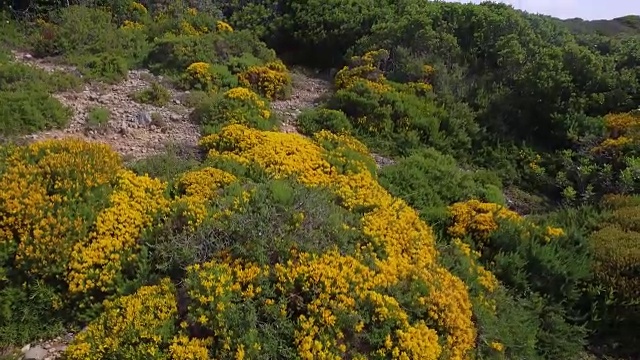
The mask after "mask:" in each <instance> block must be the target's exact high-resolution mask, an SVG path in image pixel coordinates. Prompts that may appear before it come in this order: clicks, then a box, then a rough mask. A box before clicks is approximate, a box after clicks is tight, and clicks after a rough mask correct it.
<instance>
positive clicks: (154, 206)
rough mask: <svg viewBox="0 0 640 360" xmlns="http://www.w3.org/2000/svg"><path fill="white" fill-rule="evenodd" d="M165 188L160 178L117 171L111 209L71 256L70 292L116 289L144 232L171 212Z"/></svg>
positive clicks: (131, 262)
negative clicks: (116, 181) (154, 221)
mask: <svg viewBox="0 0 640 360" xmlns="http://www.w3.org/2000/svg"><path fill="white" fill-rule="evenodd" d="M165 188H166V184H164V183H163V182H161V181H159V180H157V179H151V178H149V177H147V176H138V175H136V174H134V173H133V172H131V171H128V170H121V171H120V172H118V183H117V185H116V188H115V190H114V192H113V193H112V194H111V195H110V196H109V202H110V204H111V206H110V207H108V208H107V209H105V210H104V211H102V212H101V213H100V214H99V215H98V218H97V219H96V223H95V228H94V230H93V231H92V233H91V234H90V235H89V236H88V237H86V238H85V239H83V240H82V241H80V242H78V243H76V244H75V246H74V248H73V251H72V253H71V258H70V262H69V266H68V269H69V273H68V275H67V278H68V283H69V291H70V292H71V293H85V292H88V291H92V290H100V291H101V292H107V293H108V292H111V291H113V290H114V289H113V287H114V284H115V282H116V281H117V280H118V277H119V276H120V273H121V271H122V270H123V268H124V267H125V266H126V265H128V264H134V262H135V260H136V255H137V250H138V247H139V244H138V237H139V236H140V234H141V232H142V230H143V229H144V228H146V227H148V226H150V225H151V224H152V222H153V220H154V217H155V216H156V214H158V213H160V212H166V211H168V208H169V200H168V199H166V198H165V196H164V191H165Z"/></svg>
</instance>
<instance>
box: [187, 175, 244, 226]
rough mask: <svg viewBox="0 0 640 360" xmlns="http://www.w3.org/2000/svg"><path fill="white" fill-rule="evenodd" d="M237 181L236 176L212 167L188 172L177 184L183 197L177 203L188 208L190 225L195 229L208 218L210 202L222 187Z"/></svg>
mask: <svg viewBox="0 0 640 360" xmlns="http://www.w3.org/2000/svg"><path fill="white" fill-rule="evenodd" d="M235 181H236V177H235V176H233V175H231V174H229V173H227V172H224V171H222V170H219V169H215V168H212V167H206V168H204V169H201V170H194V171H190V172H187V173H185V174H183V175H182V176H181V177H180V178H179V179H178V181H177V183H176V188H177V190H178V192H179V194H181V196H180V197H179V198H178V199H176V200H175V203H181V204H184V205H185V206H186V208H187V216H188V217H189V220H188V221H189V225H190V226H192V227H195V226H197V225H199V224H200V223H202V221H203V220H204V219H205V218H206V216H207V204H208V202H209V201H211V200H212V199H213V198H215V197H216V194H217V192H218V191H219V190H220V189H221V188H222V187H224V186H226V185H229V184H231V183H233V182H235Z"/></svg>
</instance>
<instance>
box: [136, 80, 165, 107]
mask: <svg viewBox="0 0 640 360" xmlns="http://www.w3.org/2000/svg"><path fill="white" fill-rule="evenodd" d="M131 98H132V99H133V100H134V101H136V102H139V103H142V104H151V105H154V106H158V107H162V106H165V105H167V103H168V102H169V100H171V92H169V90H168V89H167V88H166V87H164V86H162V84H160V83H158V82H155V81H154V82H153V83H151V85H150V86H149V87H147V88H146V89H143V90H139V91H136V92H134V93H132V94H131Z"/></svg>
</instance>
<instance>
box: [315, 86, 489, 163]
mask: <svg viewBox="0 0 640 360" xmlns="http://www.w3.org/2000/svg"><path fill="white" fill-rule="evenodd" d="M327 108H329V109H333V110H340V111H342V112H344V113H345V114H346V115H347V117H348V118H349V120H350V121H351V124H352V125H353V127H354V129H355V131H356V133H357V134H359V135H360V136H361V137H363V139H364V140H365V142H367V144H368V145H369V146H370V147H371V148H373V149H376V150H377V151H380V152H383V153H390V154H403V155H406V154H408V153H410V152H411V151H413V150H417V149H419V148H421V147H425V146H426V147H434V148H436V149H437V150H439V151H442V152H444V153H449V154H452V153H455V154H461V153H464V152H465V151H466V150H464V149H470V147H471V136H472V135H473V134H474V133H475V132H476V129H477V124H475V122H474V120H473V117H472V114H471V112H470V111H469V110H468V109H466V110H464V109H463V108H464V106H463V105H458V106H456V107H451V109H453V110H449V109H446V108H445V107H442V106H441V105H440V104H438V101H437V99H435V97H434V95H433V94H427V95H426V96H424V97H423V96H418V95H415V94H412V93H406V92H398V91H394V90H391V91H380V90H378V89H375V88H373V87H372V86H371V84H368V83H366V82H364V81H361V80H359V81H356V83H355V84H354V85H353V86H351V87H349V88H347V89H342V90H338V91H337V92H336V93H335V94H334V95H333V96H332V97H331V98H330V99H329V101H328V103H327Z"/></svg>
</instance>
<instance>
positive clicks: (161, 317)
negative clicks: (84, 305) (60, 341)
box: [65, 279, 207, 360]
mask: <svg viewBox="0 0 640 360" xmlns="http://www.w3.org/2000/svg"><path fill="white" fill-rule="evenodd" d="M175 296H176V295H175V289H174V287H173V285H172V284H171V281H170V280H169V279H164V280H162V282H161V283H160V284H159V285H154V286H143V287H141V288H140V289H138V291H137V292H136V293H135V294H133V295H128V296H124V297H121V298H118V299H116V300H115V301H105V304H104V307H105V309H104V311H103V313H102V314H101V315H100V316H99V317H98V318H97V319H96V320H94V321H92V322H91V324H89V326H88V327H87V329H86V330H85V331H83V332H81V333H79V334H78V335H77V336H76V338H75V339H74V341H73V343H72V344H71V345H69V347H68V348H67V350H66V352H65V355H66V359H69V360H76V359H77V360H94V359H95V360H100V359H109V358H119V356H122V355H123V353H124V354H126V355H127V356H126V358H129V359H168V357H167V356H166V355H165V354H163V353H162V351H163V347H164V346H165V345H166V344H167V343H169V342H170V340H171V338H172V337H173V326H174V325H173V323H174V321H175V319H176V317H177V315H178V308H177V305H176V299H175ZM194 344H195V345H198V343H197V342H196V343H191V342H186V343H183V342H181V341H180V340H178V341H175V342H174V343H173V344H172V346H171V348H170V352H171V354H172V355H177V356H173V357H172V359H175V360H178V359H189V357H181V355H183V354H184V353H185V351H186V350H195V349H194ZM200 353H201V352H200ZM178 356H180V357H178ZM193 359H207V358H206V357H202V356H200V357H193Z"/></svg>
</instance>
